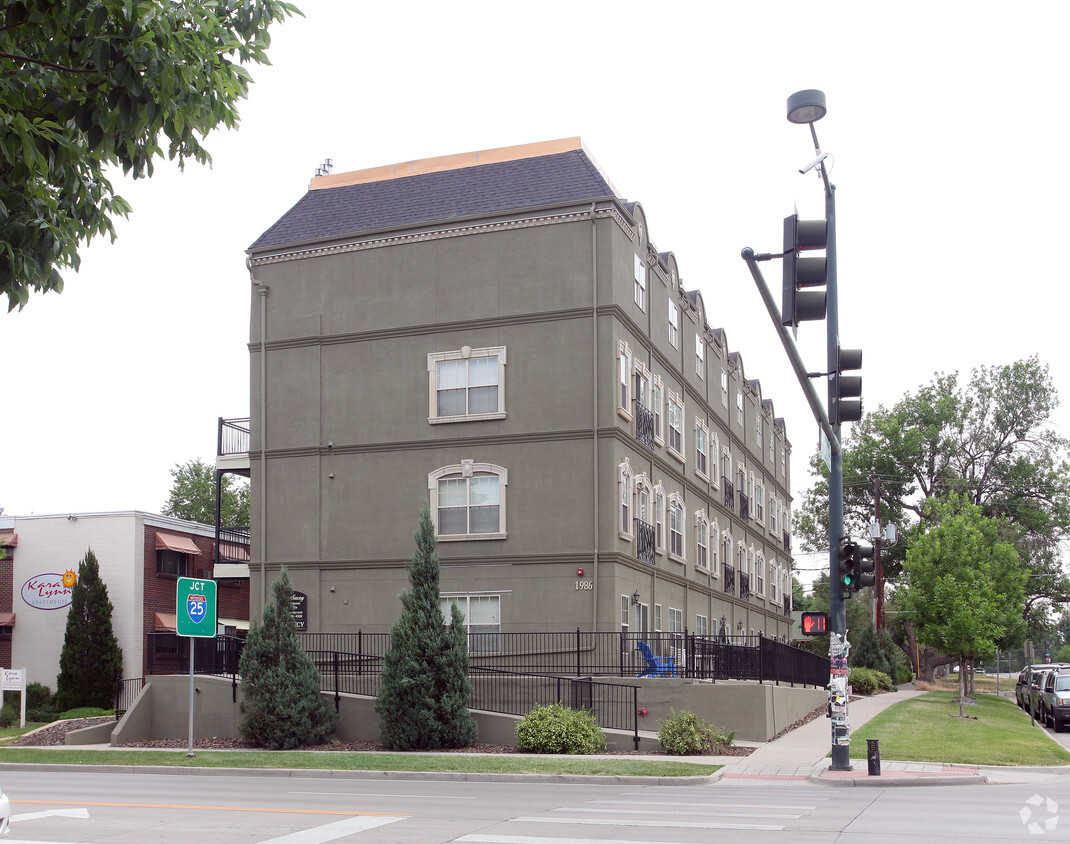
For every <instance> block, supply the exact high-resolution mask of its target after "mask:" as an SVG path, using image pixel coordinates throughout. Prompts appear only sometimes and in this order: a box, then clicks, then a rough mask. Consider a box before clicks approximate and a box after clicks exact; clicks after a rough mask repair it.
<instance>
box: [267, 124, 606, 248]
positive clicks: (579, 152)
mask: <svg viewBox="0 0 1070 844" xmlns="http://www.w3.org/2000/svg"><path fill="white" fill-rule="evenodd" d="M611 197H616V192H615V190H614V189H613V186H612V185H611V184H610V182H609V180H608V179H607V178H606V177H605V176H604V175H603V174H602V173H601V171H600V170H599V169H598V165H597V164H596V163H595V162H594V160H593V158H591V156H590V155H589V154H588V153H587V151H586V150H585V149H584V148H583V146H582V145H581V144H580V139H579V138H568V139H565V140H563V141H550V142H546V143H544V144H529V145H526V146H523V147H507V148H503V149H499V150H484V151H481V152H478V153H469V154H467V155H460V156H447V157H444V158H433V159H425V160H422V161H411V162H406V163H405V164H395V165H389V166H388V167H381V168H376V169H374V170H363V171H358V172H355V173H341V174H338V175H334V176H324V177H321V178H317V179H314V180H313V182H312V184H311V186H310V188H309V190H308V192H307V193H306V194H305V195H304V196H303V197H302V198H301V199H300V200H299V201H298V202H297V204H296V205H294V206H293V208H291V209H290V210H289V211H287V212H286V213H285V214H284V215H283V216H282V218H281V219H279V220H278V222H276V223H275V224H274V225H273V226H271V227H270V228H269V229H268V230H267V231H266V232H264V233H263V234H262V235H260V237H259V238H257V240H256V242H255V243H253V245H252V246H251V247H250V250H251V251H256V250H262V249H268V248H272V247H279V246H284V245H288V244H294V243H302V242H308V241H319V240H325V239H332V238H341V237H351V236H354V235H360V234H363V233H368V232H373V231H380V230H383V229H398V228H408V227H413V226H419V225H427V224H433V223H439V222H443V221H446V220H451V219H457V218H464V217H474V216H481V215H486V214H496V213H504V212H507V211H515V210H519V209H524V208H536V207H540V206H547V205H559V204H566V203H570V202H583V201H590V200H594V199H605V198H611Z"/></svg>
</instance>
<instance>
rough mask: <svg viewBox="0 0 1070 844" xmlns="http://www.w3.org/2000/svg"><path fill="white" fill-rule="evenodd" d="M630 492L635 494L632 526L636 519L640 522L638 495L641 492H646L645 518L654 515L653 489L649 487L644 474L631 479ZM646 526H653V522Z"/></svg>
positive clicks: (648, 480)
mask: <svg viewBox="0 0 1070 844" xmlns="http://www.w3.org/2000/svg"><path fill="white" fill-rule="evenodd" d="M632 490H633V491H634V494H635V504H634V505H632V524H634V523H635V520H636V519H639V520H640V521H642V517H641V516H640V513H639V495H640V493H642V492H646V506H647V513H646V514H647V517H648V518H649V517H651V516H653V515H654V488H653V487H652V486H651V485H650V478H648V477H647V476H646V473H640V474H638V475H636V476H635V477H634V478H633V479H632ZM646 524H648V525H650V526H651V527H653V526H654V523H653V522H647V523H646Z"/></svg>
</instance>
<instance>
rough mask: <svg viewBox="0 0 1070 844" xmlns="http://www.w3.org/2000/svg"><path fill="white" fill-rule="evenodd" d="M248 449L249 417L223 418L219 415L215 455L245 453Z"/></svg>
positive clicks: (223, 455)
mask: <svg viewBox="0 0 1070 844" xmlns="http://www.w3.org/2000/svg"><path fill="white" fill-rule="evenodd" d="M248 451H249V419H248V418H245V419H224V418H223V417H219V434H218V438H217V442H216V455H217V456H219V457H225V456H227V455H230V454H247V453H248Z"/></svg>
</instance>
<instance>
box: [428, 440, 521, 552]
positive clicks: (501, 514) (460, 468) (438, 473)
mask: <svg viewBox="0 0 1070 844" xmlns="http://www.w3.org/2000/svg"><path fill="white" fill-rule="evenodd" d="M477 474H484V475H497V476H498V531H497V532H496V533H465V534H460V533H451V534H446V535H440V534H439V532H438V482H439V480H440V479H442V478H445V477H448V476H450V475H460V476H461V477H463V478H471V477H472V476H473V475H477ZM508 486H509V470H508V469H505V468H503V467H501V466H495V465H494V464H493V463H476V462H475V461H472V460H462V461H461V462H460V463H454V464H452V465H450V466H443V467H442V468H440V469H435V471H433V472H432V473H431V474H429V475H428V476H427V491H428V495H429V498H430V502H431V520H432V521H433V522H434V524H435V538H436V539H437V540H438V541H439V542H465V541H468V540H483V539H507V538H508V536H509V533H508V530H507V529H506V525H507V522H506V506H505V504H506V488H507V487H508Z"/></svg>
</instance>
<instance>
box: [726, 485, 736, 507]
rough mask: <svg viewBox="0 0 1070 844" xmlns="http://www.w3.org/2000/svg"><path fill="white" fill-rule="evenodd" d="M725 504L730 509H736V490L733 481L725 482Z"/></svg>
mask: <svg viewBox="0 0 1070 844" xmlns="http://www.w3.org/2000/svg"><path fill="white" fill-rule="evenodd" d="M724 506H725V507H727V508H728V509H730V510H735V509H736V490H735V487H733V486H732V482H731V481H725V482H724Z"/></svg>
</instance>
